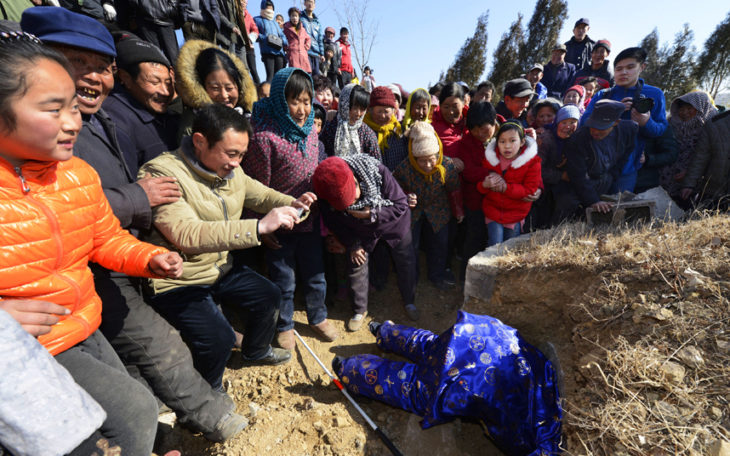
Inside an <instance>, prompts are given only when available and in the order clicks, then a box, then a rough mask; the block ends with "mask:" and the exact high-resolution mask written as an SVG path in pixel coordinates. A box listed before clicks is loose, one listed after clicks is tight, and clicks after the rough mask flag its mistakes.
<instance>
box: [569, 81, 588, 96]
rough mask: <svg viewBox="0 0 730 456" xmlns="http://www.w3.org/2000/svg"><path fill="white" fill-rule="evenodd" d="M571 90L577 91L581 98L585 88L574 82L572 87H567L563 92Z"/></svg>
mask: <svg viewBox="0 0 730 456" xmlns="http://www.w3.org/2000/svg"><path fill="white" fill-rule="evenodd" d="M571 90H575V91H576V92H578V95H580V96H581V98H583V96H584V95H585V94H586V88H585V87H583V86H582V85H578V84H576V85H574V86H572V87H568V90H566V91H565V93H568V92H570V91H571Z"/></svg>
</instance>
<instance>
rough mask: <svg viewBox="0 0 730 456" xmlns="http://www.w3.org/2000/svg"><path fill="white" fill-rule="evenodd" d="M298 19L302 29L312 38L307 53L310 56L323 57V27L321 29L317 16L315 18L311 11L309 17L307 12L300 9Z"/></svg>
mask: <svg viewBox="0 0 730 456" xmlns="http://www.w3.org/2000/svg"><path fill="white" fill-rule="evenodd" d="M300 20H301V21H302V25H303V26H304V30H306V31H307V33H309V36H310V37H311V38H312V47H310V48H309V52H307V54H309V56H310V57H323V56H324V29H322V25H321V24H320V23H319V18H317V15H316V14H314V13H312V18H311V19H310V18H309V17H308V16H307V14H306V13H305V12H304V11H302V16H301V19H300Z"/></svg>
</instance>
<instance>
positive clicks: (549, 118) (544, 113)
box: [535, 106, 555, 128]
mask: <svg viewBox="0 0 730 456" xmlns="http://www.w3.org/2000/svg"><path fill="white" fill-rule="evenodd" d="M553 120H555V111H553V108H551V107H549V106H543V107H542V108H540V109H539V110H538V111H537V115H536V116H535V122H536V124H535V128H540V127H544V126H545V125H550V124H551V123H553Z"/></svg>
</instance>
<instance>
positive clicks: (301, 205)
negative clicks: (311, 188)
mask: <svg viewBox="0 0 730 456" xmlns="http://www.w3.org/2000/svg"><path fill="white" fill-rule="evenodd" d="M315 201H317V195H315V194H314V193H312V192H307V193H304V194H302V196H300V197H299V198H297V199H296V200H295V201H294V202H293V203H291V205H292V207H295V208H297V209H303V210H305V211H308V210H309V207H310V206H311V205H312V203H314V202H315Z"/></svg>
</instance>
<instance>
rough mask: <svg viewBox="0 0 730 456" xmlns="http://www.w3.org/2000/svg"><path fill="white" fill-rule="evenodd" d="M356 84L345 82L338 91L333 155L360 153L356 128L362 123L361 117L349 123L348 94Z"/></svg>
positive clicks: (341, 155)
mask: <svg viewBox="0 0 730 456" xmlns="http://www.w3.org/2000/svg"><path fill="white" fill-rule="evenodd" d="M355 86H356V84H352V83H350V84H347V85H346V86H345V87H344V88H343V89H342V92H340V101H339V107H338V108H337V133H335V156H337V157H346V156H348V155H355V154H360V153H362V148H361V147H360V136H359V135H358V132H357V131H358V130H359V129H360V126H361V125H362V117H361V118H359V119H358V120H357V122H355V125H350V94H351V93H352V89H354V88H355Z"/></svg>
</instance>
